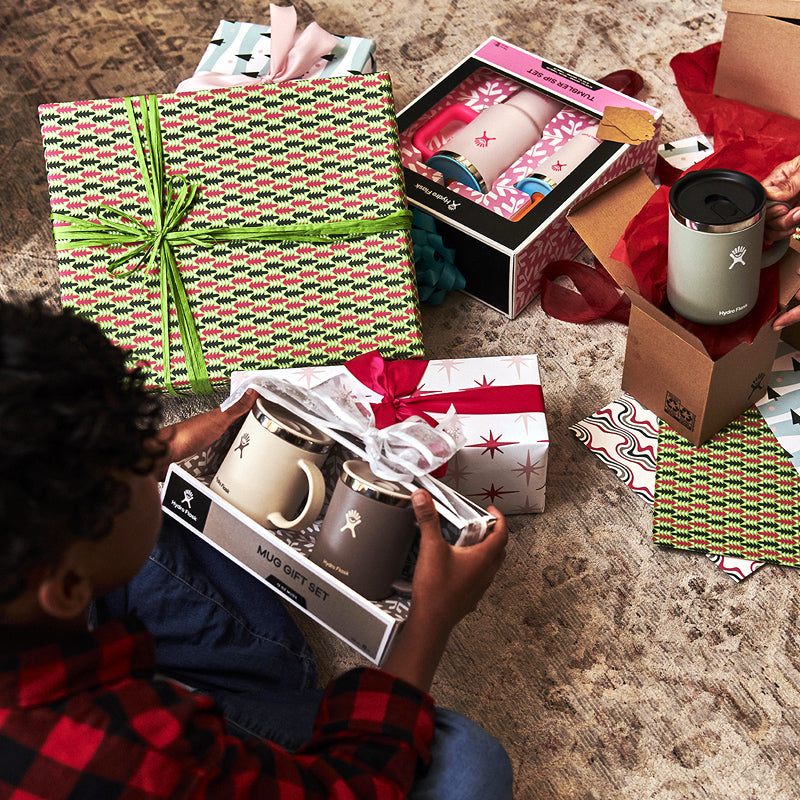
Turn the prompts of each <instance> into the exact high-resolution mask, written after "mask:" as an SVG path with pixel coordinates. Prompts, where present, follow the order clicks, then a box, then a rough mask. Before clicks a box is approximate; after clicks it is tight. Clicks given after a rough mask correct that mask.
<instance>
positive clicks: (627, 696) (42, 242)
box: [0, 0, 800, 800]
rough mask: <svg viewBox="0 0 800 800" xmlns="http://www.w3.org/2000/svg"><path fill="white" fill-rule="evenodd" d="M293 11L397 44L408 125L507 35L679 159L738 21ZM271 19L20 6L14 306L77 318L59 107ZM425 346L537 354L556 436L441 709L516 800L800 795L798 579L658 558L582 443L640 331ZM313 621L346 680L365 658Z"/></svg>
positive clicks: (11, 84) (693, 8)
mask: <svg viewBox="0 0 800 800" xmlns="http://www.w3.org/2000/svg"><path fill="white" fill-rule="evenodd" d="M295 5H296V7H297V8H298V11H299V14H300V20H301V25H305V24H307V23H308V22H309V21H310V20H311V19H312V17H313V18H314V19H316V21H317V22H318V23H319V24H320V25H321V26H322V27H324V28H326V29H327V30H330V31H332V32H335V33H340V34H349V35H353V36H360V37H366V38H372V39H374V40H375V41H376V43H377V48H376V59H377V65H378V68H379V69H382V70H387V71H388V72H389V74H390V76H391V81H392V87H393V93H394V101H395V105H396V107H397V108H398V109H402V108H403V107H405V106H406V105H407V104H408V103H409V102H410V101H411V100H412V99H413V98H414V97H415V96H417V95H418V94H419V93H421V92H422V91H424V90H425V89H426V88H427V87H428V86H430V85H431V84H432V83H433V82H434V81H436V80H438V78H439V77H440V76H442V75H444V74H445V73H446V72H447V71H448V70H450V69H451V68H453V67H454V66H455V65H456V64H457V63H458V62H460V61H461V60H462V59H463V58H465V57H466V56H467V55H468V54H469V53H470V52H471V51H472V50H473V49H474V48H475V47H477V46H478V45H479V44H480V43H481V42H483V41H484V40H485V39H486V38H487V36H489V35H496V36H499V37H501V38H504V39H507V40H508V41H510V42H513V43H514V44H516V45H519V46H520V47H523V48H526V49H528V50H531V51H532V52H534V53H537V54H538V55H540V56H542V57H544V58H547V59H549V60H551V61H553V62H555V63H557V64H560V65H562V66H564V67H566V68H568V69H570V70H573V71H576V72H578V73H579V74H581V75H585V76H587V77H589V78H593V79H598V78H600V77H602V76H604V75H606V74H607V73H609V72H612V71H614V70H618V69H622V68H628V69H636V70H637V71H639V72H640V73H641V74H642V76H643V77H644V81H645V85H644V89H643V91H642V93H641V95H640V99H642V100H644V101H645V102H649V103H651V104H652V105H654V106H656V107H659V108H661V109H662V110H663V111H664V129H663V133H662V138H663V139H664V140H665V141H676V140H679V139H682V138H684V137H687V136H691V135H694V134H697V133H698V131H697V129H696V125H695V123H694V120H693V119H692V118H690V117H689V115H688V114H687V112H686V110H685V107H684V106H683V103H682V101H681V98H680V96H679V95H678V92H677V90H676V88H675V85H674V79H673V76H672V73H671V70H670V67H669V61H670V59H671V58H672V56H674V55H675V54H677V53H679V52H684V51H691V50H695V49H697V48H699V47H701V46H704V45H706V44H709V43H711V42H715V41H719V39H720V38H721V36H722V30H723V24H724V19H725V17H724V14H723V12H722V11H721V7H720V6H721V4H720V2H719V0H676V2H672V3H654V2H651V0H632V2H625V3H623V2H621V0H604V1H603V2H596V1H595V0H567V1H566V2H565V0H525V1H524V2H523V1H522V0H503V2H497V0H469V2H467V1H466V0H408V1H407V2H402V3H400V2H395V0H374V2H372V3H366V4H365V3H354V2H353V0H320V1H319V2H315V3H313V4H311V3H308V2H305V0H297V2H296V3H295ZM266 17H267V9H266V5H265V4H263V3H261V2H255V0H243V1H242V2H240V3H236V4H229V3H224V2H223V3H217V2H213V0H195V1H194V2H186V0H162V2H159V3H133V2H129V1H128V0H61V1H60V2H56V0H0V40H1V41H0V64H2V77H3V80H2V81H0V96H1V97H2V101H3V111H4V113H3V115H2V117H0V164H1V165H2V170H1V171H0V174H1V175H2V192H0V203H2V209H3V213H2V214H0V292H2V293H3V294H4V295H5V294H8V293H10V292H12V291H21V292H24V293H31V292H37V293H43V294H44V295H45V296H46V297H47V298H48V299H49V301H50V302H52V303H54V304H55V303H57V302H58V297H59V286H58V274H57V268H56V259H55V252H54V249H53V240H52V226H51V224H50V221H49V216H48V215H49V211H50V208H49V200H48V193H47V184H46V180H45V165H44V157H43V151H42V141H41V134H40V130H39V123H38V118H37V107H38V105H39V104H42V103H59V102H73V101H77V100H89V99H94V98H106V97H121V96H125V95H139V94H143V93H166V92H171V91H173V90H174V89H175V87H176V86H177V85H178V83H179V82H180V81H182V80H184V79H185V78H187V77H189V76H190V75H191V74H192V72H193V71H194V68H195V67H196V66H197V64H198V63H199V62H200V60H201V58H202V56H203V54H204V53H205V50H206V47H207V45H208V42H209V40H210V38H211V37H212V36H213V34H214V32H215V31H216V29H217V26H218V24H219V21H220V20H221V19H228V20H237V19H238V20H244V21H251V22H266V21H267V20H266ZM422 327H423V338H424V344H425V352H426V355H427V356H428V357H430V358H472V357H477V356H507V355H522V354H527V353H535V354H537V355H538V356H539V359H540V369H541V372H542V385H543V389H544V394H545V404H546V408H547V415H548V424H549V430H550V437H551V445H550V447H551V449H550V453H551V457H550V463H549V467H548V481H547V499H546V506H545V510H544V512H543V513H541V514H531V515H517V516H514V517H513V518H511V519H510V520H509V522H510V528H511V538H510V543H509V547H508V556H507V558H506V562H505V564H504V566H503V569H502V571H501V572H500V574H499V575H498V578H497V580H496V581H495V583H494V584H493V586H492V587H491V588H490V590H489V591H488V592H487V594H486V596H485V597H484V599H483V601H482V603H481V604H480V606H479V607H478V609H477V610H476V611H475V612H474V613H473V614H471V615H470V616H469V617H467V618H466V619H465V620H464V621H463V622H462V624H461V625H460V626H459V628H458V629H457V630H456V631H455V632H454V634H453V636H452V638H451V640H450V644H449V647H448V650H447V653H446V655H445V657H444V659H443V661H442V663H441V666H440V668H439V672H438V674H437V678H436V681H435V684H434V687H433V693H434V695H435V697H436V700H437V701H438V702H439V703H440V704H442V705H444V706H449V707H451V708H455V709H456V710H458V711H461V712H463V713H465V714H467V715H468V716H470V717H472V718H473V719H476V720H477V721H478V722H480V723H481V724H483V725H484V726H485V727H486V728H487V729H488V730H490V731H491V732H492V733H493V734H494V735H496V736H497V737H498V738H499V739H500V740H501V741H502V742H503V743H504V745H505V746H506V748H507V749H508V752H509V754H510V756H511V760H512V763H513V766H514V770H515V774H516V795H517V798H518V800H551V799H552V800H556V799H557V800H576V798H581V800H623V798H624V800H629V798H632V797H636V798H642V799H643V800H645V799H648V798H652V799H653V800H691V799H693V798H698V799H699V798H704V800H723V799H724V800H729V798H734V797H736V798H743V799H744V798H747V799H748V800H749V799H750V798H756V797H759V798H761V797H769V798H772V800H795V798H796V796H797V787H796V774H797V769H798V767H800V755H798V749H797V740H798V736H800V721H798V716H797V713H796V710H797V708H798V707H800V635H798V618H799V617H800V602H799V601H798V597H799V595H798V587H799V585H800V584H798V573H797V572H796V570H794V569H789V568H778V567H772V566H769V567H765V568H764V569H761V570H759V572H758V573H756V574H755V575H752V576H751V577H749V578H747V579H746V580H744V581H742V582H741V583H735V582H734V581H732V580H731V579H730V577H729V576H727V575H725V574H724V573H722V571H721V570H719V569H718V568H717V567H716V566H715V565H714V564H712V563H711V562H710V561H709V559H707V558H705V557H703V556H700V555H695V554H691V553H688V552H677V551H676V550H674V549H670V550H666V549H665V548H660V547H655V546H654V545H653V542H652V509H651V507H650V506H649V505H648V504H647V503H646V502H645V501H644V500H642V499H641V498H640V497H638V496H636V495H635V494H634V493H633V492H632V491H631V490H630V489H629V488H628V487H626V486H625V485H624V484H622V483H621V481H619V480H618V479H617V477H616V476H615V475H613V474H612V473H611V471H610V470H608V469H607V468H606V467H604V466H603V465H602V464H601V463H600V461H599V459H597V458H596V457H595V456H594V455H593V454H592V453H591V452H590V451H589V450H588V448H586V447H585V446H584V445H583V444H581V443H580V442H578V441H577V440H576V439H575V437H574V436H573V435H572V434H571V433H570V432H569V426H570V425H572V424H574V423H575V422H577V421H579V420H581V419H584V418H585V417H587V416H588V415H589V414H592V413H594V412H595V411H597V410H598V409H599V408H602V407H603V406H605V405H606V404H608V403H609V402H611V401H612V400H614V399H615V398H617V397H619V395H620V376H621V370H622V362H623V357H624V351H625V333H626V332H625V328H624V327H623V326H621V325H619V324H617V323H600V324H596V325H570V324H568V323H563V322H559V321H558V320H554V319H551V318H548V317H546V316H545V315H544V314H543V313H542V311H541V308H540V306H539V303H538V301H534V302H533V303H532V304H531V305H530V306H529V307H528V308H527V309H526V310H525V311H524V312H523V313H522V314H521V315H520V316H519V317H517V318H516V319H515V320H513V321H512V320H508V319H506V318H505V317H503V316H502V315H500V314H498V313H497V312H495V311H493V310H491V309H489V308H487V307H485V306H483V305H482V304H480V303H479V302H477V301H475V300H472V299H470V298H467V297H465V296H464V295H460V294H458V293H453V294H451V295H449V296H448V297H447V298H446V300H445V301H444V303H443V304H442V305H440V306H436V307H424V308H423V310H422ZM216 399H218V398H215V400H216ZM215 400H209V401H208V402H209V403H211V402H214V401H215ZM166 407H167V413H168V418H170V419H175V418H180V417H182V416H186V415H188V414H190V413H193V412H194V411H196V410H198V409H200V408H205V407H208V404H207V403H203V402H200V401H196V400H186V399H183V400H171V401H169V402H168V403H167V404H166ZM301 624H303V626H304V630H305V631H306V632H307V633H308V635H309V637H310V639H311V641H312V644H313V646H314V648H315V651H316V652H317V655H318V658H319V661H320V664H321V667H322V671H323V673H324V674H326V675H327V674H331V673H333V672H336V671H338V670H340V669H342V668H344V667H347V666H350V665H352V664H354V663H358V659H356V658H355V657H354V656H353V654H352V651H350V650H349V649H348V648H347V647H346V646H343V645H341V644H340V642H339V641H338V640H337V639H334V638H333V637H332V636H330V635H328V634H327V633H326V632H325V631H324V630H321V629H319V628H318V627H317V626H314V625H313V624H306V623H305V622H304V621H303V620H302V619H301Z"/></svg>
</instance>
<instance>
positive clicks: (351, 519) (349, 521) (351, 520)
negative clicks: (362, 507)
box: [339, 508, 361, 539]
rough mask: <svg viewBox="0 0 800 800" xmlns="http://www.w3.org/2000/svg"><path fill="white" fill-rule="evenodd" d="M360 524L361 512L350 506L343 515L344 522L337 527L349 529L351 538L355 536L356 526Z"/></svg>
mask: <svg viewBox="0 0 800 800" xmlns="http://www.w3.org/2000/svg"><path fill="white" fill-rule="evenodd" d="M360 524H361V514H359V513H358V511H356V509H354V508H351V509H350V511H348V512H347V514H346V515H345V523H344V525H342V527H341V528H339V530H340V531H350V533H351V534H352V536H353V538H354V539H355V538H356V527H358V526H359V525H360Z"/></svg>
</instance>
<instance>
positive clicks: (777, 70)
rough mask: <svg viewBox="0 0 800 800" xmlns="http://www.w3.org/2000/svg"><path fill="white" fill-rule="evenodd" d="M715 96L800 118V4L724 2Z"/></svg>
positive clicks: (789, 0)
mask: <svg viewBox="0 0 800 800" xmlns="http://www.w3.org/2000/svg"><path fill="white" fill-rule="evenodd" d="M722 10H723V11H725V12H727V17H726V19H725V32H724V34H723V38H722V48H721V50H720V57H719V64H718V65H717V75H716V79H715V82H714V94H717V95H720V96H721V97H729V98H731V99H733V100H739V101H741V102H744V103H749V104H750V105H755V106H759V107H760V108H765V109H767V110H768V111H774V112H777V113H779V114H784V115H787V116H790V117H794V118H796V119H800V95H798V93H797V91H796V89H795V86H794V80H793V77H794V76H795V75H797V74H798V73H800V47H798V45H800V27H798V24H800V0H760V2H753V0H723V3H722Z"/></svg>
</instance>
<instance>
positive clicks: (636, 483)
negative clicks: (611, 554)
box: [570, 393, 763, 581]
mask: <svg viewBox="0 0 800 800" xmlns="http://www.w3.org/2000/svg"><path fill="white" fill-rule="evenodd" d="M658 429H659V420H658V417H657V416H656V415H655V414H653V413H652V412H651V411H648V410H647V409H646V408H645V407H644V406H643V405H642V404H641V403H639V402H638V401H637V400H635V399H634V398H633V397H631V395H629V394H627V393H623V395H622V396H621V397H620V398H619V399H617V400H614V401H613V402H612V403H609V405H607V406H605V407H604V408H602V409H600V411H598V412H597V413H595V414H592V415H591V416H589V417H587V418H586V419H584V420H581V421H580V422H578V423H576V424H575V425H573V426H572V427H571V428H570V430H571V431H572V432H573V433H574V434H575V435H576V436H577V437H578V439H579V440H580V441H581V442H583V443H584V444H585V445H586V446H587V447H588V448H589V449H590V450H591V451H592V452H593V453H594V454H595V455H596V456H597V457H598V458H599V459H600V461H601V462H602V463H603V464H605V465H606V466H607V467H609V468H610V469H611V470H612V471H613V472H614V474H615V475H616V476H617V477H618V478H619V479H620V480H621V481H622V482H623V483H625V485H626V486H628V487H629V488H630V489H631V491H633V492H635V493H636V494H637V495H638V496H639V497H641V498H642V499H643V500H645V501H646V502H648V503H651V504H652V503H653V502H654V494H655V479H656V463H657V454H658ZM707 557H708V558H709V559H710V560H711V561H712V562H713V563H714V564H716V565H717V566H718V567H719V568H720V569H721V570H722V571H723V572H725V573H726V574H728V575H730V577H731V578H733V579H734V580H735V581H740V580H743V579H744V578H746V577H748V576H749V575H752V574H753V573H754V572H755V571H756V570H757V569H759V567H762V566H763V562H760V561H757V560H755V559H750V558H737V557H734V556H729V555H722V554H707Z"/></svg>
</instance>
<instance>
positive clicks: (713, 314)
mask: <svg viewBox="0 0 800 800" xmlns="http://www.w3.org/2000/svg"><path fill="white" fill-rule="evenodd" d="M772 204H773V203H772V202H767V195H766V192H765V190H764V187H763V186H762V185H761V184H760V183H759V182H758V181H757V180H756V179H755V178H753V177H751V176H750V175H747V174H745V173H743V172H737V171H736V170H731V169H706V170H703V169H700V170H696V171H694V172H689V173H687V174H686V175H684V176H683V177H681V178H679V179H678V180H677V181H676V182H675V183H674V184H673V186H672V188H671V189H670V192H669V240H668V243H667V299H668V300H669V302H670V305H671V306H672V308H673V309H674V310H675V311H676V312H677V313H678V314H680V315H681V316H682V317H685V318H686V319H688V320H691V321H692V322H699V323H702V324H705V325H724V324H726V323H729V322H735V321H736V320H739V319H741V318H742V317H744V316H745V315H747V314H748V313H749V312H750V311H752V310H753V307H754V306H755V305H756V303H757V301H758V291H759V284H760V281H761V269H762V267H767V266H769V265H770V264H774V263H775V262H776V261H777V260H778V259H779V258H781V256H783V255H784V253H786V250H787V249H788V247H789V240H788V239H782V240H780V241H778V242H775V243H774V244H773V245H772V246H771V247H770V248H769V249H768V250H766V251H764V225H765V222H766V217H765V213H766V209H767V206H768V205H772Z"/></svg>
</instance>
